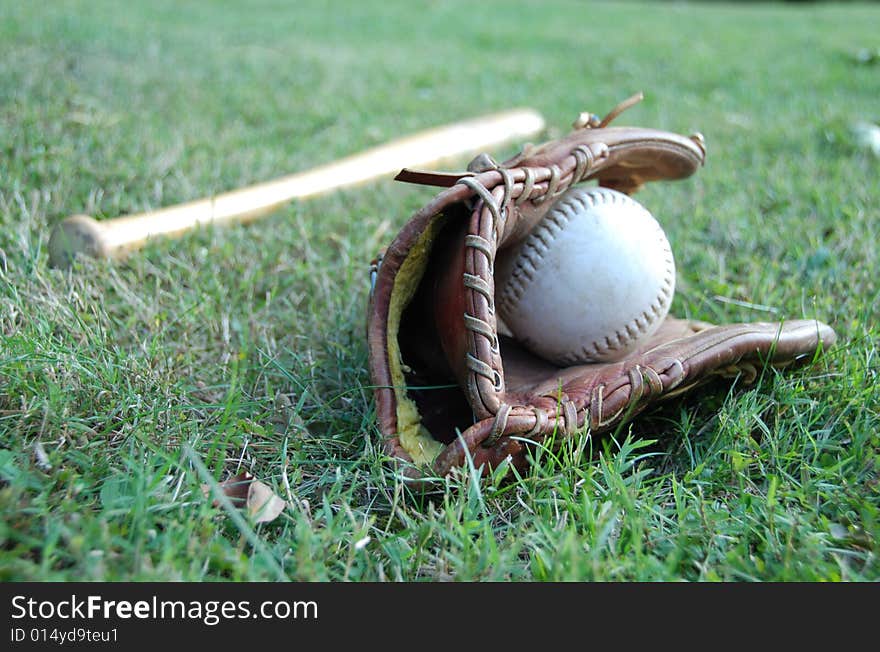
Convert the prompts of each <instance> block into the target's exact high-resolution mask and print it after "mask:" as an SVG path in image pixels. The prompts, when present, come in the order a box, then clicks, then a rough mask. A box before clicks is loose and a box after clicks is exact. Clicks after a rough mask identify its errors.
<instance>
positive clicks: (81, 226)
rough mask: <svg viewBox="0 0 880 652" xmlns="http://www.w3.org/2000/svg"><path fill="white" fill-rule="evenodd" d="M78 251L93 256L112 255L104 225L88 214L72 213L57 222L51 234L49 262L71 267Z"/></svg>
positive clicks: (56, 265) (103, 256)
mask: <svg viewBox="0 0 880 652" xmlns="http://www.w3.org/2000/svg"><path fill="white" fill-rule="evenodd" d="M78 253H83V254H86V255H88V256H91V257H93V258H106V257H107V256H109V255H110V250H109V248H108V247H107V243H106V242H105V237H104V227H103V226H102V225H101V223H100V222H98V221H97V220H96V219H94V218H92V217H89V216H88V215H71V216H70V217H68V218H67V219H65V220H64V221H62V222H59V223H58V224H56V225H55V228H54V229H52V234H51V235H50V236H49V262H50V263H51V264H52V265H53V266H54V267H69V266H70V265H71V264H72V262H73V258H74V256H75V255H76V254H78Z"/></svg>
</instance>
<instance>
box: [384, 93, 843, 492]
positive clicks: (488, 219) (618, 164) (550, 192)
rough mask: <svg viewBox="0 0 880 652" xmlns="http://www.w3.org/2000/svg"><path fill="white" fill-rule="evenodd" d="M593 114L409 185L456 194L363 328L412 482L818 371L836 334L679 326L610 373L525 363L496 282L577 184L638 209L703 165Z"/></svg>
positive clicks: (417, 235) (421, 218) (417, 236)
mask: <svg viewBox="0 0 880 652" xmlns="http://www.w3.org/2000/svg"><path fill="white" fill-rule="evenodd" d="M639 99H641V98H640V96H635V97H633V98H630V99H629V100H627V101H625V102H623V103H621V104H620V105H619V106H618V107H616V108H615V109H614V110H613V111H612V112H611V113H610V114H609V115H608V116H607V117H605V118H604V119H602V120H600V119H599V118H598V117H596V116H594V115H589V114H582V115H581V117H580V118H579V119H578V121H577V122H575V125H574V127H575V129H574V131H573V132H572V133H571V134H569V135H567V136H565V137H563V138H560V139H558V140H555V141H551V142H548V143H546V144H544V145H541V146H540V147H531V146H526V147H525V148H524V151H523V152H522V153H521V154H519V155H517V156H515V157H514V158H512V159H511V160H509V161H506V162H505V163H503V164H497V163H495V162H494V161H493V160H492V159H491V158H490V157H489V156H488V155H485V154H483V155H480V156H478V157H477V158H476V159H474V161H472V163H471V165H470V166H468V171H467V172H465V173H457V174H451V173H450V174H446V173H433V172H419V171H411V170H404V171H403V172H401V173H400V175H398V179H400V180H403V181H408V182H414V183H422V184H428V185H434V186H442V187H445V188H446V190H444V191H442V192H440V194H439V195H437V196H436V197H435V198H434V199H433V200H432V201H431V202H430V203H429V204H428V205H427V206H425V207H424V208H423V209H422V210H420V211H418V212H417V213H416V214H415V215H414V216H413V217H412V218H411V219H410V220H409V221H408V222H407V223H406V225H405V226H404V227H403V229H402V230H401V231H400V232H399V234H398V235H397V237H396V238H395V239H394V240H393V242H392V243H391V244H390V246H389V247H388V248H387V249H386V251H385V252H384V254H383V255H381V256H380V257H379V258H377V260H376V261H374V264H373V267H372V270H371V276H372V289H371V298H370V306H369V317H368V340H369V342H368V346H369V358H370V372H371V375H372V380H373V382H374V386H375V400H376V410H377V419H378V422H379V429H380V431H381V433H382V436H383V438H384V443H385V449H386V451H387V452H388V454H389V455H391V456H393V457H394V458H397V459H398V460H399V461H400V462H402V464H401V468H402V470H403V472H404V474H405V475H406V476H407V477H410V478H418V477H430V476H437V475H440V476H442V475H445V474H447V473H449V472H450V471H451V470H452V469H454V468H455V467H459V466H462V465H464V464H466V462H467V457H468V456H470V457H471V459H472V460H473V464H474V465H475V467H476V468H480V467H482V468H483V469H484V470H487V469H491V468H492V467H494V466H496V465H498V464H499V463H501V462H502V461H503V460H505V459H507V458H510V459H511V462H512V463H513V464H514V465H516V466H517V467H518V468H524V467H525V465H526V464H527V461H528V455H527V447H528V446H530V445H532V444H530V442H541V441H542V440H544V439H545V438H548V437H550V436H552V435H555V437H556V441H558V440H559V438H560V437H564V436H570V435H571V434H572V433H575V432H578V431H582V430H584V429H589V432H590V433H592V434H598V433H602V432H606V431H609V430H611V429H613V428H615V427H616V426H618V425H619V424H621V423H622V422H626V421H627V420H629V419H631V418H633V417H635V416H636V415H637V414H639V413H640V412H642V411H643V410H645V408H647V407H649V406H651V405H653V404H655V403H656V402H657V401H659V400H661V399H667V398H670V397H674V396H680V395H682V394H684V393H685V392H688V391H689V390H691V389H692V388H694V387H696V386H698V385H701V384H703V383H705V382H707V381H709V380H711V379H713V378H719V377H721V378H733V377H736V376H741V378H742V379H743V380H744V381H747V382H748V381H752V380H754V379H755V378H756V377H757V375H758V373H759V370H760V369H761V368H763V367H764V366H765V365H772V366H774V367H783V366H786V365H789V364H792V363H795V362H799V361H809V360H810V359H812V358H813V357H814V356H815V354H816V353H817V352H818V351H820V350H822V349H824V348H826V347H828V346H830V345H831V344H832V343H833V342H834V339H835V334H834V331H833V330H832V329H831V328H830V327H829V326H827V325H825V324H822V323H820V322H817V321H814V320H800V321H790V322H786V323H742V324H724V325H718V326H715V325H712V324H708V323H704V322H694V321H686V320H682V319H676V318H674V317H672V316H668V317H667V318H666V319H665V321H664V322H663V324H662V326H661V327H660V329H659V330H658V331H657V332H656V333H655V334H654V335H653V336H652V337H651V338H650V340H649V341H647V342H646V343H645V344H644V345H642V346H641V347H640V348H638V349H637V350H635V351H632V352H631V353H629V354H628V355H627V356H626V357H625V358H624V359H622V360H618V361H615V362H601V363H591V364H577V365H574V366H562V367H560V366H556V365H553V364H550V363H548V362H546V361H544V360H542V359H540V358H538V357H536V356H534V355H532V354H530V353H529V352H527V351H526V350H525V349H524V348H523V347H522V346H520V345H519V344H518V343H517V342H516V341H515V340H514V339H513V338H512V337H509V336H508V335H506V334H505V330H504V327H503V325H502V324H500V321H499V319H498V318H497V316H496V314H495V285H494V269H495V262H496V260H499V259H501V258H502V257H503V256H504V255H505V253H506V252H508V251H509V250H510V249H511V248H512V247H513V246H514V245H516V244H517V243H519V242H521V241H522V240H523V239H524V238H525V237H526V236H527V235H528V234H529V232H530V231H531V230H532V229H533V228H534V227H535V225H536V224H537V223H538V221H539V220H540V219H541V218H542V216H544V214H545V213H546V212H547V211H548V210H549V209H550V207H551V205H552V204H553V203H554V199H555V198H557V197H558V196H559V195H561V194H562V193H563V192H564V191H565V190H567V189H568V188H569V187H571V186H572V185H574V184H577V183H581V182H585V181H589V180H596V181H597V182H598V184H599V185H600V186H605V187H609V188H613V189H615V190H618V191H621V192H624V193H627V194H632V193H633V192H635V191H636V190H637V189H638V188H639V187H640V186H641V185H642V184H644V183H646V182H649V181H660V180H673V179H682V178H685V177H688V176H690V175H691V174H693V173H694V172H695V171H696V170H697V169H698V168H699V167H700V166H701V165H703V163H704V160H705V155H706V150H705V146H704V141H703V138H702V136H700V135H699V134H695V135H693V136H690V137H685V136H680V135H678V134H674V133H668V132H664V131H658V130H654V129H646V128H640V127H609V126H608V124H609V123H610V122H611V121H612V120H613V119H614V118H615V117H616V116H617V115H618V114H619V113H620V112H621V111H623V110H624V109H626V108H627V107H628V106H630V105H631V104H633V103H635V102H636V101H638V100H639Z"/></svg>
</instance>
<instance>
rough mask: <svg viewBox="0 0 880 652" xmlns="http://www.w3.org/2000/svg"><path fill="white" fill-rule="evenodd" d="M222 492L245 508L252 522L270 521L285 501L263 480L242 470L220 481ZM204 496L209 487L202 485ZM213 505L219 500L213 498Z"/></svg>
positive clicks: (207, 492)
mask: <svg viewBox="0 0 880 652" xmlns="http://www.w3.org/2000/svg"><path fill="white" fill-rule="evenodd" d="M219 486H220V488H221V490H222V491H223V494H224V495H225V496H226V497H227V498H229V500H230V502H232V504H233V505H234V506H236V507H238V508H241V509H245V510H246V511H247V513H248V516H250V517H251V519H252V520H253V522H254V523H270V522H272V521H274V520H275V519H276V518H278V516H280V515H281V512H283V511H284V508H285V507H287V503H286V502H285V501H283V500H281V498H279V497H278V496H277V495H276V494H275V492H274V491H272V488H271V487H270V486H269V485H267V484H266V483H265V482H260V481H259V480H255V479H254V476H253V475H251V474H250V473H248V472H247V471H244V472H242V473H239V474H237V475H234V476H232V477H231V478H228V479H227V480H224V481H223V482H221V483H220V485H219ZM202 492H203V493H204V494H205V496H208V495H209V494H210V493H211V487H210V486H209V485H207V484H203V485H202ZM213 504H214V507H218V506H219V505H220V502H219V501H218V500H216V499H215V500H214V503H213Z"/></svg>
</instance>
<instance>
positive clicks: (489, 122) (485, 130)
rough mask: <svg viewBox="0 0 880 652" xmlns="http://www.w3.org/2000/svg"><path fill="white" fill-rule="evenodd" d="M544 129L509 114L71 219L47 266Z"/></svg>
mask: <svg viewBox="0 0 880 652" xmlns="http://www.w3.org/2000/svg"><path fill="white" fill-rule="evenodd" d="M543 128H544V119H543V118H542V117H541V115H540V114H539V113H537V112H536V111H534V110H531V109H514V110H512V111H504V112H501V113H494V114H491V115H487V116H483V117H480V118H474V119H471V120H465V121H462V122H456V123H452V124H449V125H445V126H442V127H437V128H434V129H430V130H427V131H424V132H420V133H417V134H414V135H412V136H408V137H405V138H400V139H397V140H394V141H391V142H389V143H386V144H384V145H379V146H378V147H374V148H372V149H368V150H366V151H364V152H361V153H359V154H354V155H352V156H349V157H346V158H343V159H340V160H338V161H334V162H332V163H328V164H326V165H322V166H319V167H316V168H313V169H311V170H308V171H306V172H299V173H296V174H291V175H288V176H285V177H281V178H279V179H276V180H274V181H268V182H265V183H258V184H256V185H253V186H247V187H245V188H240V189H238V190H233V191H230V192H226V193H223V194H219V195H215V196H213V197H207V198H204V199H198V200H195V201H190V202H186V203H183V204H178V205H176V206H169V207H167V208H161V209H158V210H154V211H146V212H144V213H136V214H134V215H126V216H122V217H117V218H113V219H110V220H102V221H98V220H95V219H94V218H92V217H89V216H88V215H72V216H70V217H68V218H67V219H65V220H63V221H62V222H60V223H58V224H57V225H55V228H54V229H53V230H52V234H51V236H50V237H49V263H50V264H51V265H52V266H53V267H67V266H69V265H70V263H71V262H72V261H73V258H74V256H75V255H76V254H77V253H83V254H87V255H90V256H95V257H109V258H120V257H122V256H124V255H125V254H127V253H129V252H131V251H134V250H136V249H138V248H140V247H142V246H143V245H144V244H145V243H146V242H147V240H148V239H151V238H157V237H173V236H178V235H181V234H183V233H185V232H186V231H188V230H190V229H193V228H195V227H197V226H199V225H204V224H217V225H222V224H234V223H244V222H249V221H251V220H254V219H256V218H258V217H262V216H263V215H266V214H268V213H271V212H272V211H274V210H276V209H277V208H279V207H281V206H283V205H285V204H287V203H288V202H289V201H291V200H293V199H303V198H306V197H314V196H316V195H320V194H324V193H327V192H330V191H332V190H337V189H340V188H345V187H348V186H353V185H356V184H359V183H363V182H366V181H369V180H372V179H376V178H378V177H382V176H385V175H390V174H394V173H397V172H399V171H400V170H401V169H402V168H405V167H419V166H432V165H436V164H438V163H439V162H441V161H444V160H449V159H453V158H456V157H460V156H463V155H465V154H468V153H478V152H481V151H483V149H484V148H488V147H491V146H497V145H501V144H504V143H506V142H511V141H515V140H518V139H521V138H527V137H529V136H533V135H535V134H536V133H538V132H539V131H541V130H542V129H543Z"/></svg>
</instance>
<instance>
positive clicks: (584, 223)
mask: <svg viewBox="0 0 880 652" xmlns="http://www.w3.org/2000/svg"><path fill="white" fill-rule="evenodd" d="M674 292H675V261H674V260H673V257H672V249H671V248H670V246H669V241H668V240H667V239H666V234H665V233H664V232H663V229H662V228H661V227H660V224H659V223H658V222H657V220H656V219H654V216H653V215H651V213H649V212H648V211H647V210H646V209H645V208H644V207H643V206H642V205H641V204H639V203H638V202H636V201H635V200H633V199H632V198H630V197H629V196H628V195H625V194H623V193H621V192H617V191H615V190H610V189H608V188H583V187H576V188H572V189H571V190H568V191H567V192H566V193H564V194H563V195H562V196H561V197H560V199H559V200H558V201H557V202H556V203H555V204H554V205H553V206H552V207H551V208H550V210H549V211H548V213H547V214H546V215H545V216H544V217H543V218H542V219H541V221H540V222H539V223H538V225H537V226H536V227H535V228H534V230H533V231H532V232H531V233H530V234H529V236H528V237H527V238H526V239H525V240H524V241H523V242H522V243H520V244H519V245H517V246H516V247H515V248H514V249H512V250H511V251H509V252H505V251H503V250H502V251H500V252H499V254H498V259H497V261H496V272H495V297H496V304H497V307H498V312H499V315H500V317H501V319H502V320H503V321H504V323H505V324H506V325H507V327H508V328H509V329H510V331H511V332H512V334H513V336H514V337H515V338H516V339H517V340H518V341H519V342H520V343H522V344H523V345H524V346H526V348H528V349H530V350H531V351H532V352H533V353H536V354H537V355H539V356H541V357H543V358H545V359H546V360H549V361H551V362H553V363H555V364H559V365H563V366H568V365H572V364H580V363H586V362H609V361H613V360H616V359H620V358H621V357H623V356H624V355H625V354H626V353H628V352H630V351H632V350H633V349H635V348H636V347H637V346H638V345H639V343H641V342H644V340H645V339H646V338H648V337H650V336H651V335H652V334H653V333H654V332H655V331H656V330H657V329H658V328H659V327H660V324H661V323H662V322H663V319H664V318H665V317H666V314H667V313H668V312H669V306H670V304H671V303H672V297H673V294H674Z"/></svg>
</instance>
